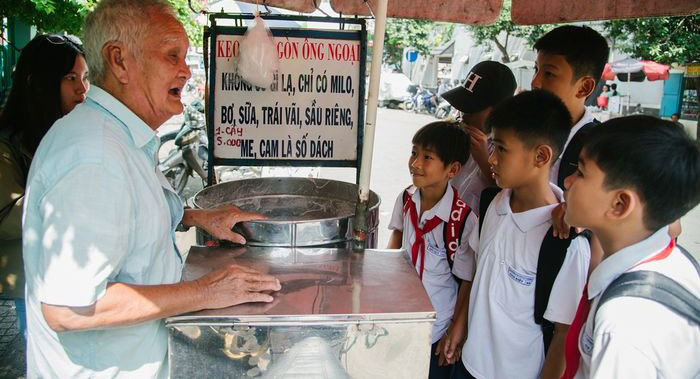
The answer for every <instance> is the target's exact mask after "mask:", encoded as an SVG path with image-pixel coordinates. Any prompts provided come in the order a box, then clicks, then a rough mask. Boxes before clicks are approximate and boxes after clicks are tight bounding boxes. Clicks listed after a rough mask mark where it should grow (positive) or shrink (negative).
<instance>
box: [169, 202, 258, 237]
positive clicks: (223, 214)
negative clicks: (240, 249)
mask: <svg viewBox="0 0 700 379" xmlns="http://www.w3.org/2000/svg"><path fill="white" fill-rule="evenodd" d="M264 218H265V217H264V216H263V215H261V214H259V213H255V212H246V211H242V210H240V209H239V208H238V207H236V206H234V205H232V204H228V205H222V206H220V207H218V208H214V209H186V210H185V215H184V216H183V217H182V223H183V224H185V225H187V226H197V227H199V228H202V229H204V230H205V231H206V232H207V233H209V234H211V235H212V236H213V237H214V238H216V239H220V240H226V241H231V242H234V243H240V244H241V245H243V244H245V243H246V240H245V238H243V236H242V235H240V234H238V233H234V232H233V231H231V229H233V226H234V225H236V224H237V223H239V222H242V221H251V220H261V219H264Z"/></svg>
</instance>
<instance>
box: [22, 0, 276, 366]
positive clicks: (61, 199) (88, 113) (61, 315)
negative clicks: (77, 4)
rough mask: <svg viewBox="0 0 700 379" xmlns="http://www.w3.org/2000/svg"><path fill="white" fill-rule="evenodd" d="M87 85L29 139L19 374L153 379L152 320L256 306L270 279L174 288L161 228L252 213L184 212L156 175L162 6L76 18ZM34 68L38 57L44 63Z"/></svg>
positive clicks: (108, 7) (173, 40) (159, 1)
mask: <svg viewBox="0 0 700 379" xmlns="http://www.w3.org/2000/svg"><path fill="white" fill-rule="evenodd" d="M84 34H85V41H84V42H85V48H86V51H87V60H88V66H89V69H90V76H91V81H92V83H94V86H93V88H92V89H91V90H90V92H89V93H88V98H87V101H86V102H85V103H84V104H80V105H78V106H77V107H76V108H75V110H74V111H73V112H72V113H70V114H69V115H67V116H66V117H64V118H62V119H60V120H59V121H58V122H56V124H55V125H54V126H53V127H52V128H51V130H50V131H49V132H48V134H47V135H46V137H45V138H44V140H43V141H42V143H41V145H40V146H39V149H38V150H37V152H36V155H35V157H34V160H33V162H34V163H33V164H32V167H31V170H30V174H29V179H28V186H27V195H26V196H27V197H26V201H25V206H26V208H25V220H24V225H23V226H24V235H23V237H24V246H23V248H24V260H25V263H26V274H27V319H28V352H27V356H28V374H29V377H46V378H68V377H110V378H111V377H137V378H147V377H164V376H167V371H168V365H167V332H166V329H165V327H164V325H163V321H162V318H164V317H168V316H171V315H176V314H180V313H185V312H191V311H196V310H200V309H211V308H221V307H228V306H231V305H235V304H240V303H244V302H249V301H263V302H270V301H272V297H271V296H270V295H269V294H268V293H269V292H270V291H276V290H279V289H280V284H279V281H278V280H277V279H275V278H273V277H270V276H267V275H263V274H262V273H260V272H257V271H255V270H252V269H248V268H245V267H241V266H234V265H232V266H229V267H225V268H222V269H221V270H219V271H216V272H213V273H211V274H209V275H206V276H204V277H202V278H201V279H199V280H195V281H190V282H181V281H180V279H181V272H182V267H183V264H184V261H185V256H184V255H183V254H182V253H181V252H179V251H178V250H177V248H176V246H175V243H174V241H175V228H176V226H177V225H178V223H180V222H182V223H183V224H184V225H185V226H198V227H202V228H204V229H206V230H207V231H209V232H210V233H211V234H213V235H214V236H216V237H218V238H222V239H228V240H233V241H236V242H245V241H244V240H243V239H242V237H241V236H239V235H237V234H234V233H232V232H231V229H230V228H231V227H232V226H233V224H235V223H236V222H238V221H242V220H249V219H252V218H254V217H256V216H255V215H252V214H247V213H244V212H241V211H239V210H238V209H236V208H233V207H227V208H220V209H216V210H209V211H202V210H184V211H183V206H182V203H181V201H180V199H179V198H178V196H177V194H176V193H175V192H174V191H173V190H172V188H171V187H170V186H169V184H168V182H167V180H166V179H165V178H164V177H163V175H162V174H161V173H160V172H159V171H158V169H157V167H156V156H155V154H156V151H157V148H158V145H159V140H158V137H157V136H156V134H155V130H156V129H157V128H158V127H159V126H160V125H161V124H163V123H164V122H165V121H166V120H168V119H169V118H170V117H172V116H173V115H175V114H178V113H180V112H182V104H181V101H180V94H181V91H182V88H183V86H184V85H185V82H186V81H187V79H188V78H189V77H190V71H189V69H188V68H187V64H186V63H185V55H186V53H187V48H188V40H187V35H186V34H185V30H184V29H183V27H182V25H181V24H180V23H179V22H178V21H177V20H176V18H175V17H174V11H173V10H172V8H171V7H170V6H169V5H168V4H167V3H165V2H164V1H163V0H147V1H146V0H105V1H102V2H100V3H99V4H98V5H97V7H96V8H95V10H94V11H93V12H92V13H91V14H90V15H89V16H88V18H87V20H86V24H85V30H84ZM47 63H48V62H47Z"/></svg>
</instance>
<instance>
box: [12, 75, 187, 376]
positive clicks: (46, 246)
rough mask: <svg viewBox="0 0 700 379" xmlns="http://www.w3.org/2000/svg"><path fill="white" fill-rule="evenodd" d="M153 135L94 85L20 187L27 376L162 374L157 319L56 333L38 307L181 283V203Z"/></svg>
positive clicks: (162, 339) (51, 135) (163, 346)
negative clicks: (121, 288) (124, 286)
mask: <svg viewBox="0 0 700 379" xmlns="http://www.w3.org/2000/svg"><path fill="white" fill-rule="evenodd" d="M159 144H160V140H159V139H158V137H157V135H156V133H155V132H154V131H153V130H152V129H151V128H150V127H149V126H148V125H147V124H146V123H145V122H143V120H141V119H140V118H139V117H138V116H136V114H134V113H133V112H132V111H131V110H129V109H128V108H127V107H126V106H125V105H124V104H122V103H121V102H119V101H118V100H117V99H116V98H114V97H113V96H111V95H110V94H109V93H107V92H106V91H104V90H102V89H100V88H99V87H97V86H92V88H91V89H90V91H89V93H88V96H87V101H86V102H85V103H83V104H79V105H78V106H76V107H75V109H74V110H73V111H72V112H71V113H69V114H68V115H66V116H65V117H63V118H62V119H60V120H58V121H56V123H55V124H54V125H53V126H52V127H51V129H50V130H49V132H48V133H47V134H46V136H45V137H44V139H43V140H42V141H41V144H40V145H39V149H38V150H37V152H36V154H35V156H34V160H33V161H32V166H31V169H30V172H29V178H28V181H27V191H26V200H25V208H24V215H25V216H24V220H23V250H24V252H23V254H24V261H25V273H26V276H27V293H26V299H27V323H28V350H27V361H28V374H29V377H56V378H67V377H72V378H73V377H91V378H92V377H100V378H102V377H108V378H111V377H139V378H147V377H165V376H167V371H168V365H167V331H166V329H165V327H164V325H163V321H162V320H154V321H149V322H144V323H140V324H136V325H132V326H126V327H115V328H109V329H104V330H87V331H78V332H61V333H56V332H54V331H53V330H52V329H50V328H49V327H48V326H47V324H46V321H45V320H44V317H43V314H42V312H41V303H42V302H43V303H46V304H52V305H62V306H71V307H81V306H89V305H92V304H95V302H96V301H97V300H99V299H100V298H101V297H102V296H103V295H104V293H105V291H106V288H107V284H108V283H110V282H122V283H129V284H142V285H154V284H170V283H177V282H179V281H180V277H181V273H182V267H183V262H184V259H185V257H184V256H181V254H180V253H179V252H178V250H177V248H176V246H175V228H176V226H177V224H178V223H179V222H180V220H181V219H182V215H183V205H182V202H181V201H180V198H179V197H178V196H177V194H176V193H175V192H174V191H173V190H172V188H171V187H170V185H169V184H168V182H167V180H166V179H165V177H164V176H163V175H162V174H161V173H160V171H159V170H158V169H157V163H156V152H157V150H158V146H159Z"/></svg>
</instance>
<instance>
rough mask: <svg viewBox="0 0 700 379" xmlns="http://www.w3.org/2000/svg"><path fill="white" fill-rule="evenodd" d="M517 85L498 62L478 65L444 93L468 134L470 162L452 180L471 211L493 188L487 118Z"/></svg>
mask: <svg viewBox="0 0 700 379" xmlns="http://www.w3.org/2000/svg"><path fill="white" fill-rule="evenodd" d="M515 87H516V83H515V76H513V72H512V71H511V70H510V68H508V66H506V65H504V64H503V63H500V62H494V61H484V62H479V63H477V64H476V65H474V67H472V69H471V70H470V71H469V73H468V74H467V77H466V79H464V83H462V85H460V86H457V87H455V88H453V89H451V90H449V91H447V92H445V93H444V94H443V96H442V97H443V98H444V99H445V100H446V101H447V102H448V103H450V105H452V106H453V107H455V109H457V110H458V111H459V113H460V126H461V127H462V129H464V131H466V132H467V133H468V134H469V143H470V147H469V150H470V152H469V159H467V163H465V164H464V165H462V169H461V170H459V172H458V173H457V175H455V177H454V178H453V179H452V185H453V186H455V187H456V188H457V192H458V193H459V197H461V198H462V200H464V202H465V203H467V205H469V206H470V207H471V208H472V209H479V196H481V191H483V190H484V188H486V187H490V186H493V185H494V183H493V179H492V178H491V169H490V168H489V163H488V159H489V155H490V154H491V152H492V151H493V141H491V139H490V138H489V137H488V136H489V135H490V134H491V130H490V129H487V128H486V118H487V117H488V116H489V114H491V111H492V110H493V107H495V106H496V105H498V103H500V102H501V101H503V100H505V99H507V98H509V97H512V96H513V92H514V91H515Z"/></svg>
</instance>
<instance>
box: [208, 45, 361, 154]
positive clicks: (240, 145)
mask: <svg viewBox="0 0 700 379" xmlns="http://www.w3.org/2000/svg"><path fill="white" fill-rule="evenodd" d="M312 33H316V34H320V33H322V32H319V31H314V32H312ZM276 34H279V33H276ZM335 34H336V35H337V34H338V33H335ZM354 35H357V33H355V34H354ZM242 39H243V36H242V35H231V34H219V35H217V36H216V45H215V46H214V49H215V51H216V55H215V65H214V67H213V76H214V77H213V78H212V79H211V80H210V83H211V85H212V86H214V88H213V95H214V99H213V100H214V101H213V111H212V116H213V117H212V118H211V120H212V121H213V127H214V141H213V146H214V157H215V158H217V159H226V160H235V161H238V162H239V163H240V160H245V161H247V160H250V161H253V160H265V161H268V162H269V161H291V160H297V161H319V160H320V161H356V160H357V157H358V155H357V154H358V151H357V146H358V127H360V128H361V125H359V124H360V123H361V122H362V116H361V113H360V112H361V111H362V109H361V108H360V99H362V100H363V101H364V93H361V88H363V86H361V82H360V81H361V80H364V75H360V69H361V67H364V65H361V64H360V62H361V60H362V57H361V51H360V41H359V40H348V39H333V38H303V37H302V38H299V37H274V42H275V46H276V47H277V53H278V57H279V59H280V65H279V67H280V68H279V70H278V72H277V74H276V75H275V79H274V80H273V82H272V84H271V85H270V86H269V87H267V88H259V87H255V86H253V85H250V84H248V83H247V82H246V81H245V80H243V79H242V78H241V77H240V76H239V75H238V71H237V68H236V66H237V64H238V61H239V59H240V56H241V54H245V51H241V50H240V41H241V40H242ZM280 163H283V162H280ZM243 164H246V163H245V162H243ZM250 164H253V162H250ZM312 165H314V164H311V162H309V166H312ZM353 165H354V163H353Z"/></svg>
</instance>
